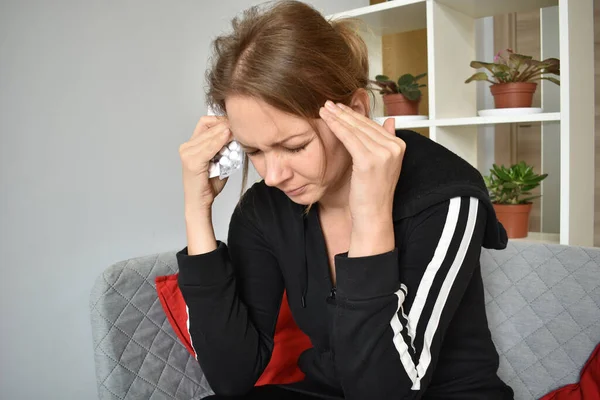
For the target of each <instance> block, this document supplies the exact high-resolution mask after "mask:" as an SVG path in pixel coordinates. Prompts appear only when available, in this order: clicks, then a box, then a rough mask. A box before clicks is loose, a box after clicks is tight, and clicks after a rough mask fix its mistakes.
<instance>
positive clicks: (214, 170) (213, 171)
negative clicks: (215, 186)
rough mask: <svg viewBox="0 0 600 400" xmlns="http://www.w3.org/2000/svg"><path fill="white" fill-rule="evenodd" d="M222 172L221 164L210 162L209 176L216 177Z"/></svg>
mask: <svg viewBox="0 0 600 400" xmlns="http://www.w3.org/2000/svg"><path fill="white" fill-rule="evenodd" d="M220 173H221V168H220V166H219V164H210V167H208V176H209V177H211V178H212V177H214V176H217V175H219V174H220Z"/></svg>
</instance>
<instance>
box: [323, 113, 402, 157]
mask: <svg viewBox="0 0 600 400" xmlns="http://www.w3.org/2000/svg"><path fill="white" fill-rule="evenodd" d="M332 104H333V103H331V102H327V103H326V105H328V106H329V108H327V107H326V109H327V110H328V111H330V112H331V113H332V114H333V118H337V119H338V120H339V121H340V123H341V125H343V126H346V127H347V129H349V130H351V131H353V132H354V134H355V135H356V136H357V137H358V139H360V141H361V142H363V144H364V145H365V147H367V148H368V149H369V150H370V151H373V152H377V151H380V150H381V148H382V147H384V148H385V147H389V146H390V144H391V143H390V141H389V139H388V138H387V135H386V134H382V133H381V132H377V131H376V130H374V129H373V128H372V127H371V126H369V125H367V124H365V123H363V122H361V121H359V120H357V119H355V118H353V117H352V116H351V115H349V114H348V113H346V112H344V111H343V110H342V109H341V108H339V107H335V105H333V106H332ZM357 114H358V113H357ZM378 129H381V127H378Z"/></svg>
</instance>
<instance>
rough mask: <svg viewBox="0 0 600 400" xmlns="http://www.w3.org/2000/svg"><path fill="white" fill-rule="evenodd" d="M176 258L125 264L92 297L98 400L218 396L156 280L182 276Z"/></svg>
mask: <svg viewBox="0 0 600 400" xmlns="http://www.w3.org/2000/svg"><path fill="white" fill-rule="evenodd" d="M177 269H178V268H177V261H176V259H175V253H174V252H170V253H162V254H158V255H152V256H146V257H140V258H135V259H132V260H126V261H122V262H119V263H117V264H115V265H112V266H111V267H109V268H107V269H106V270H105V271H104V272H103V273H102V275H100V276H99V277H98V279H97V280H96V283H95V285H94V288H93V289H92V294H91V296H90V312H91V318H92V335H93V341H94V357H95V363H96V381H97V385H98V397H99V399H102V400H109V399H110V400H117V399H127V400H130V399H136V400H137V399H139V400H147V399H152V400H159V399H160V400H163V399H177V400H190V399H194V400H196V399H201V398H203V397H205V396H207V395H208V394H213V392H212V391H211V390H210V387H209V385H208V382H207V381H206V378H205V377H204V374H203V373H202V370H201V369H200V366H199V365H198V362H197V361H196V359H194V358H193V357H192V356H191V355H190V353H189V352H188V351H187V350H186V349H185V347H184V346H183V345H182V344H181V342H180V341H179V340H178V339H177V336H176V335H175V332H173V329H172V328H171V325H170V324H169V321H168V319H167V317H166V315H165V313H164V311H163V309H162V306H161V304H160V301H159V300H158V296H157V294H156V285H155V283H154V278H155V277H157V276H162V275H170V274H173V273H175V272H177Z"/></svg>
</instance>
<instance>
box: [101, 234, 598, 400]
mask: <svg viewBox="0 0 600 400" xmlns="http://www.w3.org/2000/svg"><path fill="white" fill-rule="evenodd" d="M481 270H482V275H483V279H484V284H485V294H486V307H487V312H488V320H489V325H490V329H491V331H492V338H493V340H494V342H495V344H496V348H497V349H498V352H499V354H500V369H499V371H498V373H499V375H500V376H501V377H502V378H503V379H504V380H505V381H506V382H507V383H508V384H509V385H510V386H511V387H513V389H514V390H515V399H516V400H530V399H538V398H539V397H541V396H542V395H544V394H546V393H548V392H550V391H552V390H554V389H556V388H558V387H560V386H564V385H566V384H569V383H573V382H577V381H578V380H579V371H580V370H581V368H582V367H583V365H584V364H585V362H586V360H587V358H588V357H589V355H590V354H591V353H592V350H593V349H594V346H595V344H596V343H599V342H600V248H582V247H572V246H561V245H544V244H535V243H528V242H509V244H508V248H507V249H505V250H502V251H497V250H487V249H483V250H482V253H481ZM175 272H177V263H176V260H175V253H174V252H172V253H164V254H159V255H154V256H147V257H141V258H137V259H133V260H128V261H123V262H120V263H117V264H115V265H113V266H111V267H110V268H108V269H107V270H106V271H105V272H104V273H103V274H102V275H101V276H100V277H99V278H98V280H97V282H96V284H95V286H94V289H93V291H92V295H91V298H90V299H91V304H90V307H91V317H92V324H93V337H94V352H95V359H96V376H97V381H98V393H99V397H100V399H103V400H104V399H111V400H114V399H140V400H142V399H144V400H146V399H152V400H158V399H178V400H190V399H200V398H203V397H205V396H207V395H209V394H213V392H212V391H211V390H210V388H209V385H208V382H207V381H206V379H205V377H204V376H203V374H202V371H201V370H200V367H199V365H198V363H197V361H196V360H195V359H194V358H193V357H192V356H191V355H190V354H189V352H188V351H187V350H186V349H185V347H184V346H183V345H182V344H181V343H180V342H179V341H178V340H177V338H176V335H175V333H174V332H173V330H172V329H171V326H170V324H169V322H168V320H167V318H166V316H165V314H164V312H163V310H162V307H161V305H160V302H159V300H158V296H157V294H156V290H155V286H154V278H155V277H156V276H159V275H169V274H172V273H175Z"/></svg>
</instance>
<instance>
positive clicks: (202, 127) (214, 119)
mask: <svg viewBox="0 0 600 400" xmlns="http://www.w3.org/2000/svg"><path fill="white" fill-rule="evenodd" d="M228 122H229V121H228V119H227V117H225V116H218V115H204V116H202V117H200V119H199V120H198V123H197V124H196V127H195V128H194V132H193V133H192V136H191V137H190V139H193V138H195V137H197V136H198V135H200V134H201V133H202V132H205V131H207V130H209V129H210V128H212V127H214V126H215V125H218V124H221V123H225V124H227V123H228Z"/></svg>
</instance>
